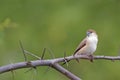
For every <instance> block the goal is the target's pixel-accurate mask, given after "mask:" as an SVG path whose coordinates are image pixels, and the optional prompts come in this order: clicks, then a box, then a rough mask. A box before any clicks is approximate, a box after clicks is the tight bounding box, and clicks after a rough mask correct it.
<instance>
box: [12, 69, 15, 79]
mask: <svg viewBox="0 0 120 80" xmlns="http://www.w3.org/2000/svg"><path fill="white" fill-rule="evenodd" d="M11 73H12V79H13V80H15V75H14V71H13V70H11Z"/></svg>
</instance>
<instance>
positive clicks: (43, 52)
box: [41, 48, 46, 59]
mask: <svg viewBox="0 0 120 80" xmlns="http://www.w3.org/2000/svg"><path fill="white" fill-rule="evenodd" d="M45 51H46V48H44V49H43V53H42V57H41V59H43V58H44V55H45Z"/></svg>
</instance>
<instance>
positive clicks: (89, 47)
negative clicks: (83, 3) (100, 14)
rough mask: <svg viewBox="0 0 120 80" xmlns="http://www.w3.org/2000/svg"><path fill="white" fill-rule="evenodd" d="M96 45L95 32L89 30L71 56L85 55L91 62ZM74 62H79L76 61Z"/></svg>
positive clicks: (96, 36) (96, 37)
mask: <svg viewBox="0 0 120 80" xmlns="http://www.w3.org/2000/svg"><path fill="white" fill-rule="evenodd" d="M97 43H98V35H97V33H96V31H95V30H93V29H89V30H88V31H87V36H86V38H85V39H83V41H82V42H81V43H80V44H79V46H78V47H77V49H76V50H75V52H74V54H73V56H77V55H87V56H89V57H90V61H91V62H93V53H94V52H95V51H96V48H97ZM76 60H77V61H78V62H79V60H78V59H76Z"/></svg>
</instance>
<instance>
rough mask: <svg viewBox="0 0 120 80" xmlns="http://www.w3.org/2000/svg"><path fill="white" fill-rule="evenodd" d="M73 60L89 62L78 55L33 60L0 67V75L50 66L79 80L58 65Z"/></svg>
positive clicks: (111, 57)
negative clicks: (23, 69)
mask: <svg viewBox="0 0 120 80" xmlns="http://www.w3.org/2000/svg"><path fill="white" fill-rule="evenodd" d="M74 59H85V60H89V57H88V56H85V55H79V56H76V57H75V56H68V57H63V58H55V59H47V60H34V61H26V62H18V63H14V64H8V65H5V66H1V67H0V74H1V73H5V72H9V71H12V70H17V69H22V68H29V67H37V66H50V67H52V68H54V69H56V70H57V71H59V72H61V73H62V74H63V75H65V76H66V77H68V78H69V79H71V80H80V78H78V77H77V76H75V75H74V74H72V73H71V72H69V71H68V70H66V69H65V68H63V67H62V66H61V65H59V64H58V63H60V62H65V60H74ZM98 59H102V60H112V61H114V60H120V56H94V60H98Z"/></svg>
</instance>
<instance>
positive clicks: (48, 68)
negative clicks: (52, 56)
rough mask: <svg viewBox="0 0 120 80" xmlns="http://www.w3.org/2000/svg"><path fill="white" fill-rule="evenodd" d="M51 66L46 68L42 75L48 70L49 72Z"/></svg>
mask: <svg viewBox="0 0 120 80" xmlns="http://www.w3.org/2000/svg"><path fill="white" fill-rule="evenodd" d="M50 68H51V66H48V67H47V68H46V70H45V72H44V74H46V73H47V72H48V71H49V70H50Z"/></svg>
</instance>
